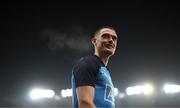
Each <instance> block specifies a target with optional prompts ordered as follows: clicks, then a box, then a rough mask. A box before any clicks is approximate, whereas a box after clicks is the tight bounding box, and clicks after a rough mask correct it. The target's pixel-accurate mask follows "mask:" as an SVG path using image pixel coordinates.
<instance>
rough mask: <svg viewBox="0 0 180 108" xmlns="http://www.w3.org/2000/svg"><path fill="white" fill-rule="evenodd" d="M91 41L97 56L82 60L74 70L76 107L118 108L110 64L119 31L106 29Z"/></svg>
mask: <svg viewBox="0 0 180 108" xmlns="http://www.w3.org/2000/svg"><path fill="white" fill-rule="evenodd" d="M91 41H92V44H93V45H94V54H91V55H87V56H85V57H82V58H81V59H80V60H79V61H78V62H77V63H76V64H75V65H74V67H73V70H72V90H73V105H74V108H115V102H114V101H115V100H114V86H113V83H112V80H111V76H110V72H109V69H108V68H107V64H108V61H109V58H110V57H111V56H112V55H113V54H114V53H115V50H116V46H117V34H116V31H115V29H113V28H112V27H103V28H101V29H99V30H98V31H97V32H96V33H95V34H94V36H93V38H92V40H91Z"/></svg>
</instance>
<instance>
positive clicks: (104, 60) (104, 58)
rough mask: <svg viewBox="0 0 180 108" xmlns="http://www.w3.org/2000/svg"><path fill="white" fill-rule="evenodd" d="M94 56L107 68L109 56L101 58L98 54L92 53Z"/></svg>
mask: <svg viewBox="0 0 180 108" xmlns="http://www.w3.org/2000/svg"><path fill="white" fill-rule="evenodd" d="M94 54H95V55H96V56H98V57H99V58H100V59H101V61H102V62H103V63H104V65H105V66H107V64H108V61H109V57H110V56H102V55H100V54H98V53H94Z"/></svg>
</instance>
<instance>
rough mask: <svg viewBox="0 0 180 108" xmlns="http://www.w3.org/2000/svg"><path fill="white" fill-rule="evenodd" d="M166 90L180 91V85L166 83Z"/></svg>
mask: <svg viewBox="0 0 180 108" xmlns="http://www.w3.org/2000/svg"><path fill="white" fill-rule="evenodd" d="M164 91H165V93H178V92H180V85H175V84H171V85H170V84H166V85H165V86H164Z"/></svg>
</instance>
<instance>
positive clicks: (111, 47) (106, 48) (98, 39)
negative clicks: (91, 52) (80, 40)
mask: <svg viewBox="0 0 180 108" xmlns="http://www.w3.org/2000/svg"><path fill="white" fill-rule="evenodd" d="M116 45H117V34H116V32H115V31H114V30H111V29H109V28H103V29H101V31H100V32H99V33H98V34H97V36H95V37H94V46H95V50H96V51H97V52H98V53H101V54H104V55H106V56H109V55H113V54H114V52H115V50H116Z"/></svg>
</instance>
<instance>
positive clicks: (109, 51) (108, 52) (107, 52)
mask: <svg viewBox="0 0 180 108" xmlns="http://www.w3.org/2000/svg"><path fill="white" fill-rule="evenodd" d="M105 53H106V55H107V56H112V55H114V51H111V50H106V51H105Z"/></svg>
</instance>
